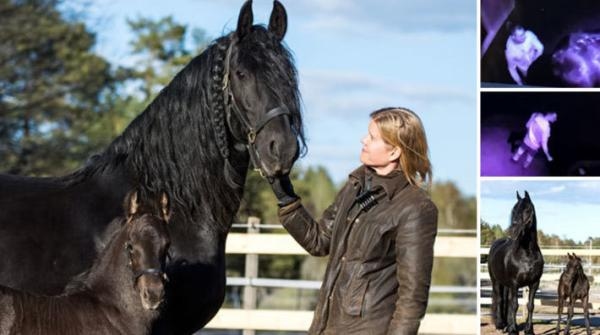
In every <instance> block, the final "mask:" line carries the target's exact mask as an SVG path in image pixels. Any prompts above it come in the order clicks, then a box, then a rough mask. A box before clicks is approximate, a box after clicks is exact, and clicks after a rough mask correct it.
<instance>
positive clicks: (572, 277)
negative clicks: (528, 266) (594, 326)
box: [556, 253, 592, 335]
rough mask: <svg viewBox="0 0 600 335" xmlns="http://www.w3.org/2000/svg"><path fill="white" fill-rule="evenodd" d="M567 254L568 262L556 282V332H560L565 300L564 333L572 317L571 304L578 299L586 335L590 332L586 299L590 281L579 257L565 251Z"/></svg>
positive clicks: (566, 332)
mask: <svg viewBox="0 0 600 335" xmlns="http://www.w3.org/2000/svg"><path fill="white" fill-rule="evenodd" d="M567 256H569V262H568V263H567V268H566V269H565V271H564V272H563V273H562V274H561V275H560V280H559V282H558V322H557V323H556V333H557V334H558V333H560V318H561V314H562V309H563V306H564V304H565V301H567V299H568V300H569V301H568V304H569V316H568V318H567V325H566V326H565V334H569V328H570V327H571V320H572V319H573V306H574V305H575V301H576V300H578V299H580V300H581V303H582V305H583V315H584V318H585V329H586V331H587V334H588V335H591V334H592V331H591V330H590V315H589V309H590V306H589V305H588V300H589V297H590V282H589V281H588V278H587V276H586V275H585V273H583V267H582V266H581V258H579V257H577V255H575V253H573V255H571V254H569V253H567Z"/></svg>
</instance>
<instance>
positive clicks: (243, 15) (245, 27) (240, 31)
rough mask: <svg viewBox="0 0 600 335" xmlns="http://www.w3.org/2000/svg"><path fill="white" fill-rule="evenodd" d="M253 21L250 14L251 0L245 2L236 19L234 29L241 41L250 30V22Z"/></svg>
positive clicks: (252, 16)
mask: <svg viewBox="0 0 600 335" xmlns="http://www.w3.org/2000/svg"><path fill="white" fill-rule="evenodd" d="M253 21H254V15H253V14H252V0H247V1H246V2H245V3H244V4H243V5H242V9H240V16H239V17H238V24H237V29H236V31H235V32H236V34H237V36H238V37H239V38H240V39H241V38H243V37H244V36H246V35H247V34H248V33H250V31H251V30H252V22H253Z"/></svg>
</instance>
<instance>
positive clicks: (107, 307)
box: [0, 193, 170, 335]
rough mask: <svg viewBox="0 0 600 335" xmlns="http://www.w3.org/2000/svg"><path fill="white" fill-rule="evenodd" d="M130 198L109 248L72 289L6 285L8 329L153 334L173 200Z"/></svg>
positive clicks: (49, 334)
mask: <svg viewBox="0 0 600 335" xmlns="http://www.w3.org/2000/svg"><path fill="white" fill-rule="evenodd" d="M127 198H128V200H127V201H126V206H125V207H126V208H125V209H126V212H125V215H124V216H123V217H122V218H119V219H115V222H114V223H113V224H111V226H112V225H114V226H115V227H116V229H115V230H116V232H114V233H113V234H112V237H111V238H110V241H109V242H108V243H107V245H106V248H105V249H104V250H103V251H102V252H101V253H100V254H99V256H98V259H97V260H96V261H95V262H94V265H93V266H92V268H91V269H90V270H89V271H88V272H87V273H85V274H84V275H82V276H81V278H77V279H75V280H74V281H73V282H72V283H70V284H69V285H70V288H69V289H68V290H67V293H65V294H62V295H59V296H43V295H42V296H40V295H34V294H30V293H27V292H22V291H17V290H14V289H11V288H8V287H4V286H0V302H2V306H0V332H1V333H2V334H8V333H10V334H45V335H81V334H97V335H100V334H105V335H113V334H139V335H142V334H148V333H149V331H150V328H151V325H152V322H153V321H154V320H155V319H156V318H157V317H158V316H159V312H158V308H159V307H160V305H161V304H162V302H163V301H164V292H165V281H166V276H165V275H164V272H163V269H164V265H165V260H166V256H167V250H168V248H169V244H170V240H169V232H168V229H167V222H168V216H169V209H168V199H167V197H166V195H163V196H162V199H152V200H151V201H144V202H139V201H138V198H137V194H136V193H133V194H131V195H128V197H127ZM124 246H126V247H124Z"/></svg>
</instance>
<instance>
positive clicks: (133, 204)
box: [127, 191, 140, 216]
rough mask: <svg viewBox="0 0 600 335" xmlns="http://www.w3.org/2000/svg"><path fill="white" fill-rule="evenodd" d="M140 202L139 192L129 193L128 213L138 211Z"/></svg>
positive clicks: (131, 213) (132, 213)
mask: <svg viewBox="0 0 600 335" xmlns="http://www.w3.org/2000/svg"><path fill="white" fill-rule="evenodd" d="M139 207H140V204H139V202H138V192H137V191H134V192H131V193H130V195H129V201H128V207H127V215H129V216H133V215H134V214H136V213H137V212H138V209H139Z"/></svg>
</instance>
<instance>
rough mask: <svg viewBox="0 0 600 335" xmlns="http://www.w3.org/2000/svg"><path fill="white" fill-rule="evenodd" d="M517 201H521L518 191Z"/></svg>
mask: <svg viewBox="0 0 600 335" xmlns="http://www.w3.org/2000/svg"><path fill="white" fill-rule="evenodd" d="M517 200H519V201H521V195H519V191H517Z"/></svg>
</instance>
